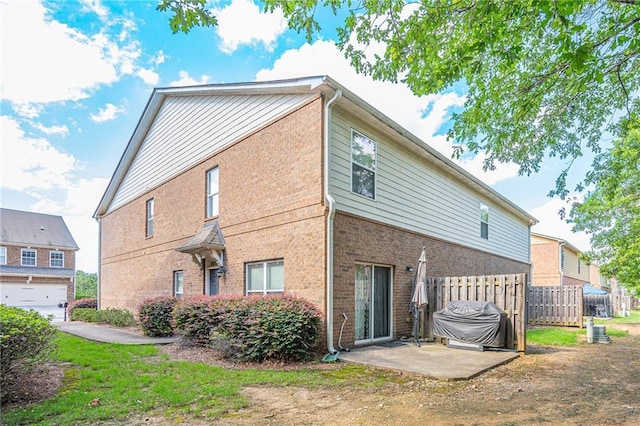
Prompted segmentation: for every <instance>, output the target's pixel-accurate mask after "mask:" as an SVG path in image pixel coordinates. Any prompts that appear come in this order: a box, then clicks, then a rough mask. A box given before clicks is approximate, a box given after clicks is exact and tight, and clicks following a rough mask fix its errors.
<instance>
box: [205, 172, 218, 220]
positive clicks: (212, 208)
mask: <svg viewBox="0 0 640 426" xmlns="http://www.w3.org/2000/svg"><path fill="white" fill-rule="evenodd" d="M219 192H220V182H219V171H218V167H214V168H213V169H210V170H207V217H215V216H218V213H219V210H220V205H219V201H220V200H219Z"/></svg>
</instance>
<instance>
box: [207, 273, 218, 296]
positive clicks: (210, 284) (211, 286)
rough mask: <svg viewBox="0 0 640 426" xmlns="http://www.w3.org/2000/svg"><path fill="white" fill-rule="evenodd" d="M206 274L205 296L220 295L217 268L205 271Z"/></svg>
mask: <svg viewBox="0 0 640 426" xmlns="http://www.w3.org/2000/svg"><path fill="white" fill-rule="evenodd" d="M207 272H208V273H207V283H206V285H205V294H206V295H207V296H215V295H217V294H220V279H219V278H218V268H216V269H213V268H211V269H207Z"/></svg>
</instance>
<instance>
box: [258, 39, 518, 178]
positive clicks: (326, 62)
mask: <svg viewBox="0 0 640 426" xmlns="http://www.w3.org/2000/svg"><path fill="white" fill-rule="evenodd" d="M312 75H329V76H330V77H331V78H333V79H334V80H336V81H338V82H339V83H340V84H343V85H344V86H345V87H347V88H348V89H349V90H351V91H353V92H354V93H356V94H357V95H358V96H360V97H361V98H362V99H363V100H365V101H366V102H368V103H370V104H371V105H372V106H374V107H375V108H376V109H378V110H380V111H381V112H382V113H384V114H385V115H387V116H388V117H389V118H391V119H392V120H394V121H396V122H397V123H398V124H400V125H401V126H402V127H404V128H406V129H407V130H409V131H410V132H412V133H413V134H415V135H416V136H417V137H419V138H420V139H422V140H423V141H425V142H426V143H427V144H429V145H430V146H432V147H433V148H435V149H436V150H438V151H439V152H440V153H441V154H443V155H444V156H445V157H447V158H451V155H452V153H453V147H452V144H451V142H450V141H447V140H446V136H445V135H435V134H436V133H438V132H439V129H440V128H441V127H442V125H443V124H445V123H446V122H447V121H448V120H449V119H450V109H451V108H459V107H462V106H463V105H464V102H465V100H466V97H465V96H464V95H459V94H457V93H453V92H449V93H444V94H438V95H428V96H422V97H417V96H415V95H414V94H413V93H412V92H411V91H410V90H409V89H408V88H407V87H406V86H405V85H403V84H394V83H389V82H381V81H374V80H372V79H371V78H370V77H367V76H364V75H360V74H357V73H356V72H355V71H354V69H353V68H352V67H351V65H350V64H349V62H348V61H347V60H346V59H345V58H344V55H343V54H342V53H341V52H340V51H339V50H338V49H337V48H336V46H335V44H334V43H333V42H330V41H316V42H315V43H313V44H305V45H303V46H302V47H300V48H299V49H293V50H288V51H286V52H285V53H283V54H282V56H280V57H279V58H278V59H277V60H276V61H275V62H274V64H273V67H272V68H270V69H263V70H260V71H259V72H258V73H257V74H256V80H259V81H266V80H277V79H284V78H296V77H300V76H312ZM483 159H484V156H483V155H477V156H476V157H474V158H473V159H463V160H454V162H457V163H458V164H459V165H461V166H462V167H463V168H464V169H465V170H467V171H469V172H470V173H472V174H473V175H475V176H476V177H478V178H479V179H481V180H482V181H483V182H485V183H487V184H489V185H492V184H494V183H496V182H498V181H500V180H504V179H508V178H510V177H513V176H516V175H517V173H518V168H517V166H515V165H502V164H501V165H498V167H497V169H496V170H494V171H488V172H484V171H483V170H482V162H483Z"/></svg>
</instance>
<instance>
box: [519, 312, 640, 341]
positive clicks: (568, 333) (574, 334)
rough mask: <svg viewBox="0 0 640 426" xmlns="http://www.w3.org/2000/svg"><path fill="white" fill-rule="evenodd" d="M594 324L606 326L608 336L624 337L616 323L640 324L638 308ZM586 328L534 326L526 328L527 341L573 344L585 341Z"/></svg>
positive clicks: (624, 332) (596, 320)
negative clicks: (625, 315)
mask: <svg viewBox="0 0 640 426" xmlns="http://www.w3.org/2000/svg"><path fill="white" fill-rule="evenodd" d="M594 323H595V324H602V325H604V326H605V327H606V330H607V335H608V336H609V337H624V336H626V335H627V332H626V331H623V330H619V329H616V328H615V326H616V325H623V324H640V310H634V311H630V315H629V316H628V317H616V318H611V319H606V320H603V319H594ZM586 335H587V329H586V328H583V329H580V328H576V327H536V328H532V329H529V330H527V343H528V344H536V345H543V346H575V345H578V344H581V343H583V342H584V341H585V338H586Z"/></svg>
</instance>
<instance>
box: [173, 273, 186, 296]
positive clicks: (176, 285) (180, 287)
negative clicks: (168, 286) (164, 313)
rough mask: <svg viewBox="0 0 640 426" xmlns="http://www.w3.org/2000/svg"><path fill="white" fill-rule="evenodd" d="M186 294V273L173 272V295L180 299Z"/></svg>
mask: <svg viewBox="0 0 640 426" xmlns="http://www.w3.org/2000/svg"><path fill="white" fill-rule="evenodd" d="M183 294H184V271H174V272H173V295H174V296H175V297H177V298H178V299H181V298H182V295H183Z"/></svg>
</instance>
